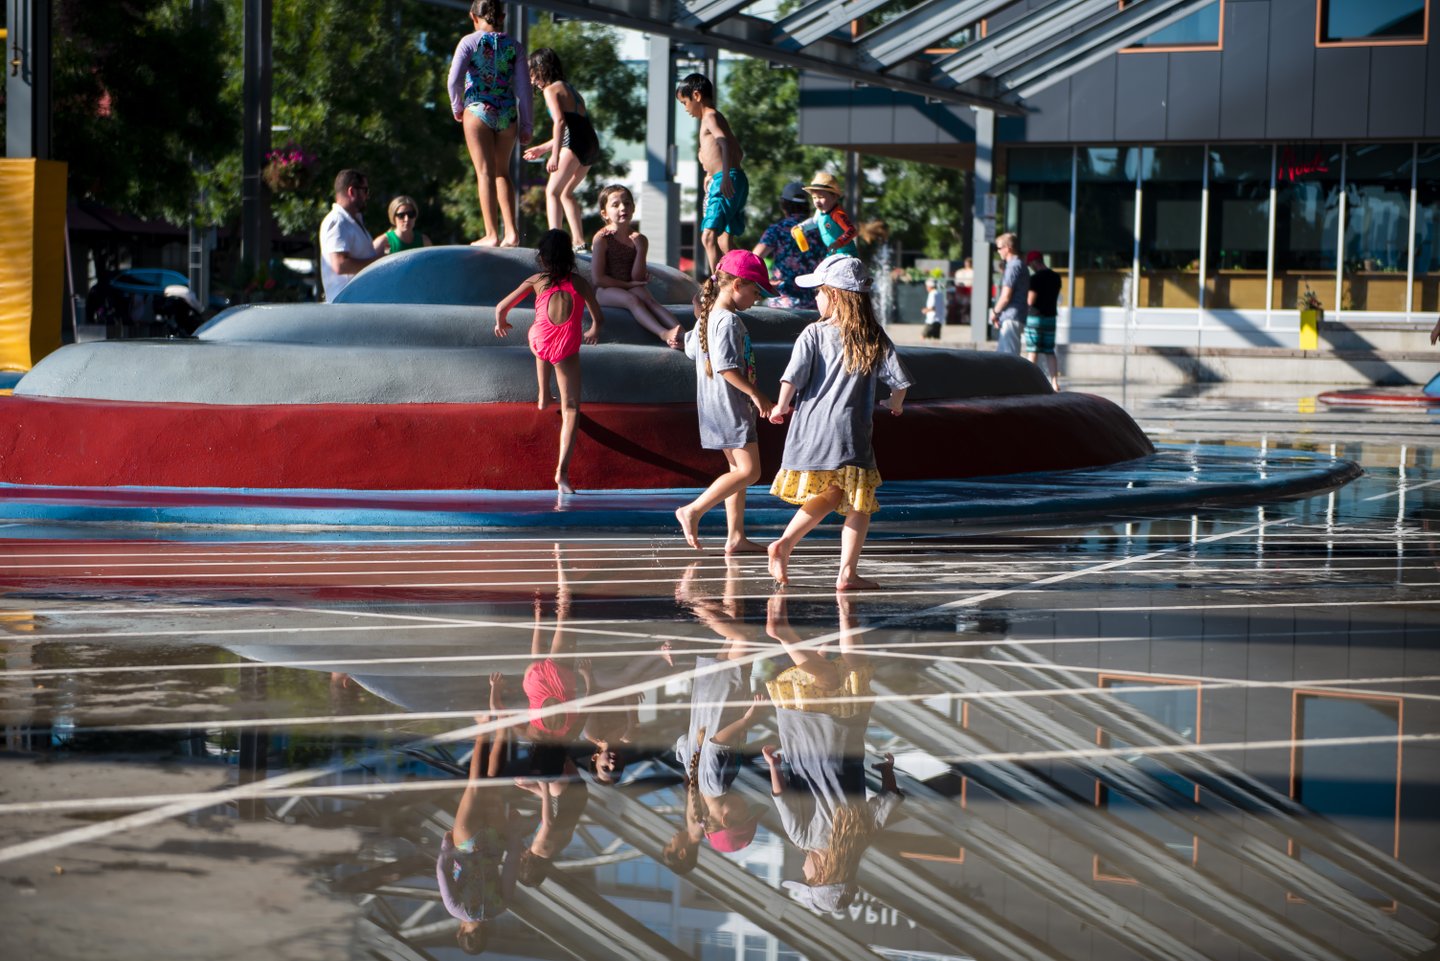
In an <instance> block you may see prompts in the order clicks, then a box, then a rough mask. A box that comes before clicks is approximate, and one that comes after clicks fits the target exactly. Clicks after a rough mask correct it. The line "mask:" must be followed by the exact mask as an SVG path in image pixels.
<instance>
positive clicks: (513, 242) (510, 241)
mask: <svg viewBox="0 0 1440 961" xmlns="http://www.w3.org/2000/svg"><path fill="white" fill-rule="evenodd" d="M500 246H501V247H519V246H520V238H519V237H517V236H516V235H515V234H506V235H505V239H504V240H502V241H500Z"/></svg>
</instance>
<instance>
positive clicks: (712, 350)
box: [675, 250, 775, 554]
mask: <svg viewBox="0 0 1440 961" xmlns="http://www.w3.org/2000/svg"><path fill="white" fill-rule="evenodd" d="M762 291H763V292H765V293H769V294H772V295H773V294H774V293H775V288H774V287H772V286H771V285H770V276H769V273H768V272H767V271H766V269H765V262H764V261H762V260H761V259H760V258H759V257H757V256H755V255H754V254H753V253H751V252H750V251H748V250H732V251H730V252H729V253H728V254H726V255H725V256H724V257H722V258H720V263H719V265H718V266H717V267H716V270H715V274H714V275H713V276H712V277H710V278H709V279H708V280H706V281H705V283H704V285H703V286H702V287H701V288H700V299H699V304H698V306H697V307H696V311H695V319H696V324H695V327H694V329H692V330H691V331H690V333H688V334H687V335H686V336H685V356H687V357H690V358H692V359H694V361H695V407H696V411H697V413H698V414H699V418H700V446H702V447H704V448H705V449H706V450H718V451H720V452H721V453H723V454H724V455H725V460H726V462H727V463H728V464H729V465H730V469H729V470H728V471H726V472H725V473H724V474H721V475H720V476H719V477H717V478H716V479H715V481H714V483H712V484H711V485H710V486H709V487H707V488H706V489H705V491H704V492H703V493H702V494H701V495H700V496H699V497H697V498H695V499H694V500H693V501H691V502H690V503H688V504H686V505H685V506H684V507H682V508H680V509H679V510H677V511H676V512H675V519H676V520H678V521H679V522H680V530H681V531H682V532H684V534H685V542H686V543H687V544H689V545H690V546H691V547H693V548H695V549H696V550H699V549H700V538H699V529H700V518H701V517H703V516H705V513H706V512H707V511H709V510H710V509H711V508H712V507H714V506H715V505H716V504H719V503H720V502H721V501H724V502H725V520H726V523H727V526H728V528H729V530H728V533H727V536H726V538H725V553H726V554H738V553H758V552H760V551H761V550H763V549H764V548H762V547H761V546H760V545H759V544H756V543H755V542H754V541H752V540H750V539H749V538H747V537H746V536H745V488H747V487H749V486H750V485H751V484H753V483H755V482H756V481H758V480H759V479H760V447H759V445H758V444H757V443H756V436H755V418H756V413H757V411H758V413H759V416H761V417H769V416H770V408H771V406H772V405H771V402H770V398H768V397H766V396H765V395H764V394H763V393H761V392H760V389H759V388H757V387H756V386H755V351H754V350H753V349H752V348H751V346H750V332H749V331H748V330H746V329H745V322H744V321H743V320H741V319H740V316H739V314H738V313H737V311H741V310H748V309H750V308H751V307H753V306H755V304H756V303H757V302H759V300H760V295H761V292H762Z"/></svg>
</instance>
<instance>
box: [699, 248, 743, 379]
mask: <svg viewBox="0 0 1440 961" xmlns="http://www.w3.org/2000/svg"><path fill="white" fill-rule="evenodd" d="M739 279H740V278H739V277H736V276H735V275H734V274H727V273H726V272H725V271H723V270H717V271H715V273H713V274H711V275H710V276H709V277H707V278H705V283H703V284H701V285H700V316H699V317H697V318H696V320H697V321H698V323H696V324H695V336H696V337H699V338H700V353H702V354H704V355H705V376H706V377H714V376H715V372H714V371H713V370H711V369H710V311H711V309H712V308H713V307H714V306H715V300H716V298H717V297H719V296H720V290H721V288H723V287H729V286H731V285H732V284H734V283H735V281H737V280H739Z"/></svg>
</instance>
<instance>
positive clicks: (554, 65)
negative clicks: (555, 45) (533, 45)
mask: <svg viewBox="0 0 1440 961" xmlns="http://www.w3.org/2000/svg"><path fill="white" fill-rule="evenodd" d="M526 63H527V64H529V66H530V79H531V80H533V81H539V84H540V86H542V87H543V86H545V85H546V84H551V83H555V82H556V81H557V80H558V81H564V79H565V65H564V64H563V63H561V62H560V55H559V54H558V53H556V52H555V51H554V50H552V49H550V48H549V47H541V48H540V49H539V50H536V51H535V52H534V53H532V54H530V59H529V60H527V61H526Z"/></svg>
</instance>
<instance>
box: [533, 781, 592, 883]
mask: <svg viewBox="0 0 1440 961" xmlns="http://www.w3.org/2000/svg"><path fill="white" fill-rule="evenodd" d="M515 786H516V787H518V788H520V789H522V790H525V791H529V792H530V793H531V794H534V795H535V796H536V797H538V798H539V799H540V828H539V830H537V831H536V832H535V837H534V839H533V840H532V841H531V842H530V846H529V847H528V848H526V849H525V851H524V853H522V854H521V855H520V867H519V871H518V880H519V881H520V883H521V884H523V885H525V886H526V887H531V888H535V887H539V886H540V882H542V881H544V880H545V878H546V877H547V876H548V875H549V874H550V866H551V864H552V863H553V862H554V860H555V856H556V855H558V854H559V853H560V852H561V851H564V850H565V847H566V845H568V844H569V843H570V839H571V838H573V837H574V836H575V827H576V826H577V825H578V824H579V823H580V815H581V814H583V813H584V812H585V805H586V803H587V802H588V801H589V800H590V789H589V788H588V787H586V785H585V782H584V781H582V780H580V773H579V771H577V770H576V769H575V763H574V762H573V761H571V760H570V759H569V758H566V759H565V763H564V766H563V768H562V769H561V772H560V777H558V778H554V779H534V778H516V779H515Z"/></svg>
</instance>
